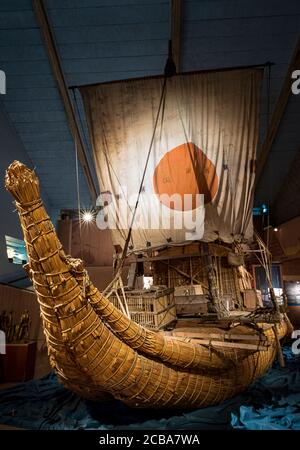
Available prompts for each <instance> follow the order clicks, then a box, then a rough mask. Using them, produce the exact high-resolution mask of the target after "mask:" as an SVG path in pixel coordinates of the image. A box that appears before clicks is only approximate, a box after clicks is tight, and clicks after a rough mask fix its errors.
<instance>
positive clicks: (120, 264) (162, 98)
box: [103, 76, 167, 295]
mask: <svg viewBox="0 0 300 450" xmlns="http://www.w3.org/2000/svg"><path fill="white" fill-rule="evenodd" d="M166 83H167V77H166V76H165V77H164V82H163V86H162V92H161V96H160V101H159V106H158V110H157V114H156V118H155V123H154V129H153V133H152V137H151V141H150V145H149V149H148V154H147V158H146V162H145V167H144V171H143V175H142V179H141V182H140V187H139V191H138V195H137V199H136V202H135V206H134V209H133V213H132V218H131V222H130V227H129V229H128V233H127V237H126V241H125V244H124V247H123V251H122V255H121V258H120V259H119V261H118V266H117V272H116V275H115V277H114V279H113V280H112V281H111V282H110V283H109V285H108V286H107V287H106V289H105V290H104V291H103V295H105V294H106V292H107V291H108V290H109V289H111V288H112V286H113V285H114V284H115V282H116V281H117V279H118V278H119V277H120V275H121V271H122V268H123V265H124V261H125V258H126V255H127V250H128V245H129V241H130V239H131V233H132V227H133V223H134V220H135V216H136V212H137V208H138V205H139V200H140V196H141V193H142V190H143V184H144V180H145V176H146V172H147V167H148V163H149V159H150V155H151V151H152V147H153V143H154V138H155V133H156V129H157V124H158V120H159V116H160V112H161V110H162V107H163V114H164V105H165V100H166ZM162 121H163V117H162Z"/></svg>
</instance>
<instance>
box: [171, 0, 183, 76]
mask: <svg viewBox="0 0 300 450" xmlns="http://www.w3.org/2000/svg"><path fill="white" fill-rule="evenodd" d="M181 12H182V0H172V4H171V42H172V56H173V61H174V63H175V66H176V71H177V73H180V63H181V60H180V59H181V16H182V15H181Z"/></svg>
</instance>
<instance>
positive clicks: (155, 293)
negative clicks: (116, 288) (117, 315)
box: [109, 286, 177, 330]
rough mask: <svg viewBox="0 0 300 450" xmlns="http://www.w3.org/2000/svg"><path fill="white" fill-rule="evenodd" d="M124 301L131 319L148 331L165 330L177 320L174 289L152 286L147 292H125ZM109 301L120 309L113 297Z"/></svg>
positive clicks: (143, 290)
mask: <svg viewBox="0 0 300 450" xmlns="http://www.w3.org/2000/svg"><path fill="white" fill-rule="evenodd" d="M126 299H127V305H128V310H129V312H130V315H131V319H132V320H134V321H135V322H136V323H139V324H140V325H142V326H144V327H146V328H149V329H150V330H160V329H162V328H165V327H166V326H167V325H169V324H170V323H171V322H174V321H175V320H176V319H177V316H176V306H175V301H174V289H164V288H158V287H155V286H154V287H152V288H151V289H147V290H146V289H142V290H133V291H127V292H126ZM109 300H110V301H111V302H112V303H113V304H114V306H116V307H117V308H119V309H120V304H119V301H118V299H117V298H116V297H115V296H113V295H112V296H110V297H109Z"/></svg>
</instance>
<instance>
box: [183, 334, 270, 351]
mask: <svg viewBox="0 0 300 450" xmlns="http://www.w3.org/2000/svg"><path fill="white" fill-rule="evenodd" d="M174 337H175V338H176V336H174ZM178 339H180V338H179V337H178ZM189 342H192V343H194V344H198V345H209V346H211V347H218V348H235V349H239V350H255V351H266V350H268V348H269V345H263V344H257V345H256V344H245V343H241V342H224V341H216V340H211V339H192V338H191V339H189Z"/></svg>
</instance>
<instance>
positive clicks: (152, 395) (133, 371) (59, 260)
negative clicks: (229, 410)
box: [6, 162, 287, 408]
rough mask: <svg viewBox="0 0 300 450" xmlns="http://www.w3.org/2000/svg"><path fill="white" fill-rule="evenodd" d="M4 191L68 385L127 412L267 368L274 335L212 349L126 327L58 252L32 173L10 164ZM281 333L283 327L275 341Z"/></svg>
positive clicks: (182, 398)
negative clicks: (244, 346) (257, 345)
mask: <svg viewBox="0 0 300 450" xmlns="http://www.w3.org/2000/svg"><path fill="white" fill-rule="evenodd" d="M6 187H7V189H8V190H9V191H10V192H11V193H12V194H13V195H14V197H15V198H16V201H17V203H16V205H17V209H18V212H19V216H20V221H21V225H22V229H23V232H24V238H25V241H26V245H27V251H28V255H29V267H28V270H29V273H30V276H31V278H32V280H33V284H34V287H35V290H36V292H37V297H38V301H39V304H40V309H41V317H42V320H43V325H44V331H45V336H46V341H47V345H48V352H49V357H50V362H51V365H52V367H53V368H54V369H55V370H56V373H57V374H58V376H59V378H60V380H61V381H62V382H63V383H64V385H65V386H66V387H67V388H69V389H71V390H73V391H75V392H77V393H78V394H80V395H82V396H84V397H88V398H93V399H97V398H103V395H106V394H107V395H112V396H114V397H115V398H118V399H120V400H122V401H123V402H125V403H126V404H128V405H130V406H133V407H156V408H163V407H166V408H167V407H168V408H175V407H178V408H193V407H202V406H207V405H212V404H215V403H219V402H221V401H223V400H225V399H226V398H229V397H231V396H233V395H235V394H237V393H239V392H241V391H242V390H244V389H245V388H246V387H247V386H248V385H249V384H250V383H251V382H252V381H253V380H255V379H256V378H257V377H259V376H261V375H262V374H263V373H264V372H265V371H266V370H267V369H268V368H269V367H270V365H271V364H272V362H273V360H274V357H275V354H276V344H275V339H274V335H273V332H272V330H268V331H266V332H265V333H264V334H265V336H266V338H267V340H268V342H269V344H270V346H269V347H268V350H267V351H263V352H259V351H252V352H249V351H245V350H227V349H224V350H222V351H220V349H218V351H214V349H208V348H206V347H204V346H200V345H196V344H193V343H189V342H185V341H184V340H181V339H178V338H173V337H172V336H164V335H163V334H162V333H154V332H151V331H149V330H146V329H144V328H143V327H141V326H139V325H137V324H135V323H134V322H131V321H130V320H129V319H128V318H127V317H125V316H124V315H123V314H122V313H121V312H120V311H119V310H117V309H116V308H115V307H114V306H113V305H112V304H111V303H110V302H109V300H107V299H106V298H105V297H103V296H102V295H101V294H100V293H99V292H98V291H97V289H96V288H95V287H94V286H93V285H92V284H91V283H90V281H89V280H88V277H87V275H86V272H85V271H84V268H83V267H82V264H81V261H79V260H72V259H70V258H68V257H66V255H65V254H64V252H63V250H62V247H61V244H60V242H59V240H58V238H57V236H56V234H55V230H54V228H53V225H52V224H51V222H50V220H49V217H48V216H47V214H46V211H45V209H44V207H43V204H42V202H41V200H40V194H39V186H38V180H37V178H36V176H35V174H34V172H32V171H30V170H29V169H27V168H26V167H25V166H24V165H23V164H21V163H19V162H14V163H13V164H12V165H11V166H10V167H9V169H8V171H7V175H6ZM286 329H287V328H286V324H285V323H284V322H282V323H281V324H280V326H279V327H278V334H279V337H283V336H284V335H285V334H286ZM212 350H213V351H212Z"/></svg>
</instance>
